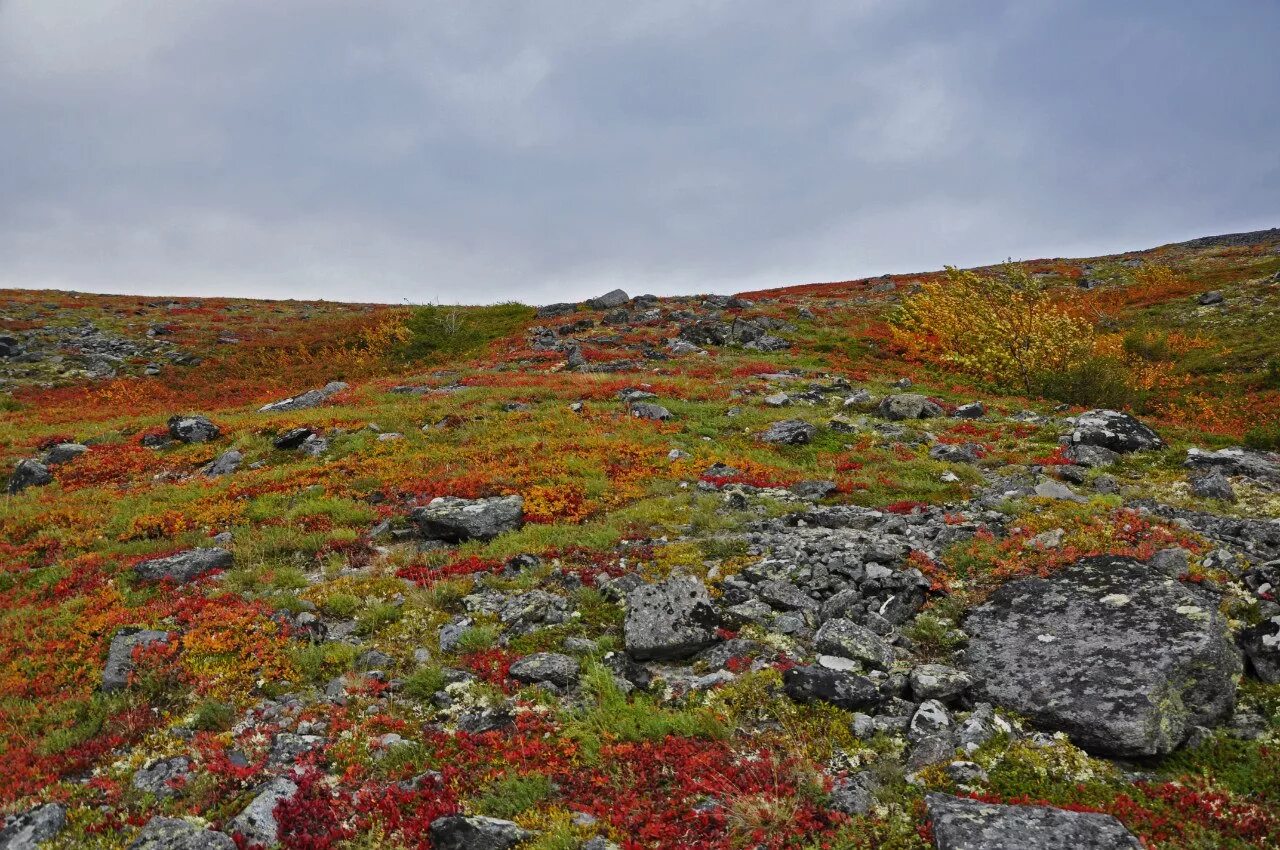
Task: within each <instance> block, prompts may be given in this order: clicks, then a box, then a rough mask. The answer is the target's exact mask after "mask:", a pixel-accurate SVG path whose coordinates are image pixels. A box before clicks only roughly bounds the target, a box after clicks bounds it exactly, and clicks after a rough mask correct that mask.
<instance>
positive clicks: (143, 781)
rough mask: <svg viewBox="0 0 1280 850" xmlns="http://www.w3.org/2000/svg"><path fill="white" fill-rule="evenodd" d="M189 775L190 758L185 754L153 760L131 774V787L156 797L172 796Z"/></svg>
mask: <svg viewBox="0 0 1280 850" xmlns="http://www.w3.org/2000/svg"><path fill="white" fill-rule="evenodd" d="M190 775H191V760H190V759H188V758H187V757H186V756H173V757H172V758H167V759H160V760H158V761H153V762H151V763H150V764H148V765H147V766H145V767H143V768H142V769H141V770H139V771H138V772H137V773H135V774H134V775H133V787H134V788H136V789H138V790H139V791H142V792H144V793H148V794H154V795H155V796H157V797H172V796H174V795H175V794H177V793H178V791H177V788H178V787H181V785H182V783H184V782H186V780H187V777H189V776H190Z"/></svg>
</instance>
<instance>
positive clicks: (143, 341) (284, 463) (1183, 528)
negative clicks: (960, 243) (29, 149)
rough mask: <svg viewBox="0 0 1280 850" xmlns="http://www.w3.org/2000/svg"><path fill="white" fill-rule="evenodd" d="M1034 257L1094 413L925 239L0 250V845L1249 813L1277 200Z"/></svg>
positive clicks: (1277, 545)
mask: <svg viewBox="0 0 1280 850" xmlns="http://www.w3.org/2000/svg"><path fill="white" fill-rule="evenodd" d="M1026 266H1027V268H1028V269H1029V270H1031V271H1032V272H1033V273H1034V274H1036V275H1037V276H1039V278H1040V279H1042V280H1044V281H1046V282H1047V284H1048V285H1050V286H1051V287H1053V288H1054V291H1055V292H1057V293H1059V297H1061V298H1062V299H1063V300H1064V302H1066V303H1071V304H1075V305H1082V306H1084V307H1088V308H1089V310H1091V311H1093V312H1092V313H1091V314H1090V315H1092V317H1093V318H1092V321H1093V322H1094V323H1095V324H1096V326H1097V327H1099V328H1105V329H1108V331H1114V332H1115V333H1116V334H1118V335H1123V338H1124V340H1125V344H1126V346H1127V347H1126V348H1125V352H1126V356H1129V357H1131V358H1134V360H1133V368H1134V371H1133V374H1135V375H1142V376H1146V377H1147V378H1150V376H1152V375H1155V376H1157V377H1156V379H1154V380H1148V381H1147V384H1148V385H1145V386H1138V385H1136V384H1135V387H1137V389H1135V393H1134V396H1133V398H1132V399H1131V400H1132V402H1133V404H1132V405H1129V406H1128V407H1129V408H1130V409H1124V410H1121V409H1112V408H1108V407H1100V406H1085V405H1077V406H1069V405H1067V404H1062V403H1059V402H1057V401H1053V400H1048V399H1038V398H1021V397H1016V396H1011V395H1008V394H1006V393H1003V392H1001V391H998V390H996V389H993V388H992V387H991V386H988V385H981V384H976V383H973V382H972V380H971V379H969V378H965V377H963V376H962V375H960V374H957V373H954V372H950V371H947V369H946V368H945V366H940V365H936V364H934V365H931V364H929V363H924V362H920V361H918V360H909V359H904V357H903V352H902V351H901V350H900V349H899V348H897V347H895V345H894V344H893V341H892V339H891V335H890V334H889V333H888V332H887V330H886V326H885V324H884V322H885V319H886V317H887V316H888V315H889V313H890V311H891V310H893V308H894V306H895V304H897V303H898V302H899V301H900V300H901V299H902V298H903V297H905V296H907V295H909V294H910V293H911V292H912V291H913V290H914V288H915V287H916V286H918V284H919V282H920V281H922V280H927V279H930V276H928V275H919V276H902V277H895V278H878V279H873V280H863V281H850V282H844V283H836V284H818V285H810V286H802V287H793V288H786V289H778V290H772V291H768V292H759V293H745V294H743V295H740V296H738V297H734V298H729V297H722V296H706V297H686V298H669V299H659V298H655V297H651V296H640V297H635V298H633V297H630V296H629V295H627V294H626V293H623V292H620V291H615V292H610V293H608V294H606V295H603V296H601V297H599V298H596V299H592V300H591V301H588V302H586V303H584V304H557V305H550V306H545V307H541V308H537V309H534V308H523V307H517V306H511V305H508V306H505V307H498V308H476V309H461V310H458V311H449V310H444V309H442V308H425V309H423V310H417V311H415V310H410V309H408V308H397V307H381V306H376V305H333V304H307V303H302V302H288V303H267V302H251V301H234V300H223V299H201V300H200V301H193V300H181V299H179V300H174V301H151V300H147V299H141V298H125V297H112V296H86V295H75V294H66V293H25V292H6V293H0V303H2V304H3V305H4V307H3V317H2V318H3V324H2V325H0V375H2V376H3V379H4V381H5V383H4V384H3V387H4V389H5V391H6V392H5V393H4V394H3V395H0V408H3V410H4V411H5V412H4V413H3V420H2V421H0V446H2V447H3V451H4V455H5V457H6V459H7V464H8V466H9V467H10V469H11V474H10V476H9V479H8V485H7V490H8V493H9V495H8V496H7V497H3V499H4V501H3V504H2V506H0V552H2V553H3V558H0V650H2V652H0V765H3V770H2V771H0V773H2V774H3V776H4V777H5V779H6V781H5V782H3V783H0V806H2V807H3V808H2V809H0V811H3V812H5V813H7V819H6V821H5V824H4V827H3V830H0V850H11V849H12V848H32V847H37V846H48V847H102V848H107V847H133V848H155V849H156V850H161V849H162V848H164V849H165V850H169V849H171V848H196V847H225V848H232V847H241V848H246V847H254V846H261V847H270V846H275V845H277V844H278V845H282V846H284V847H290V848H326V847H344V848H359V847H435V848H507V847H522V848H578V847H582V848H592V850H603V848H608V847H625V848H650V847H694V848H720V847H725V848H730V847H733V848H738V847H770V848H780V847H805V848H864V847H865V848H872V847H888V848H894V847H896V848H920V847H928V846H936V847H938V848H947V849H948V850H950V849H951V848H988V847H992V848H1002V847H1009V848H1013V847H1017V848H1029V847H1072V848H1094V847H1096V848H1113V847H1148V848H1153V847H1188V848H1190V847H1266V846H1276V844H1277V842H1280V779H1278V777H1280V749H1277V748H1276V737H1277V729H1280V604H1277V601H1276V598H1275V588H1276V587H1278V586H1280V519H1277V517H1280V495H1278V491H1280V455H1277V454H1276V453H1275V452H1274V451H1272V448H1274V445H1273V444H1271V443H1268V439H1270V438H1269V437H1268V434H1270V433H1272V432H1273V431H1274V430H1275V429H1276V428H1277V423H1278V422H1280V378H1275V377H1274V375H1280V334H1272V333H1270V331H1269V330H1268V329H1271V328H1275V327H1276V323H1277V321H1280V320H1277V318H1276V317H1277V316H1278V315H1280V313H1277V311H1276V308H1277V306H1278V305H1280V278H1277V275H1280V232H1276V231H1266V232H1262V233H1258V234H1243V235H1235V236H1232V237H1214V238H1211V239H1207V240H1196V241H1195V242H1192V243H1184V244H1182V245H1174V246H1165V247H1163V248H1159V249H1154V250H1152V251H1145V252H1134V253H1132V254H1127V255H1123V256H1119V257H1108V258H1091V259H1087V260H1046V261H1036V262H1034V263H1028V264H1026ZM1157 266H1158V267H1159V268H1161V269H1164V270H1166V271H1162V272H1161V274H1160V275H1144V273H1143V270H1144V269H1149V268H1154V267H1157ZM1153 280H1158V281H1161V283H1160V285H1159V286H1155V285H1152V284H1151V283H1150V281H1153ZM1131 340H1132V343H1131V344H1130V341H1131ZM1162 346H1163V347H1162ZM1269 429H1270V430H1269Z"/></svg>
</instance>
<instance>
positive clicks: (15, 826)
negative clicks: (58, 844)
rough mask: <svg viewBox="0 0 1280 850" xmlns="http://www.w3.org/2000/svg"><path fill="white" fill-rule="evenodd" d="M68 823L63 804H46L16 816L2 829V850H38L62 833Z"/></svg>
mask: <svg viewBox="0 0 1280 850" xmlns="http://www.w3.org/2000/svg"><path fill="white" fill-rule="evenodd" d="M66 823H67V810H66V809H65V808H64V807H63V806H62V804H61V803H45V804H44V805H43V806H36V807H35V808H34V809H28V810H27V811H25V812H23V813H22V814H20V815H14V816H13V817H11V818H9V819H8V821H7V822H4V828H3V829H0V850H36V845H38V844H40V843H41V842H42V841H48V840H49V839H51V838H53V837H54V836H56V835H57V834H58V833H59V832H61V831H62V828H63V827H64V826H66Z"/></svg>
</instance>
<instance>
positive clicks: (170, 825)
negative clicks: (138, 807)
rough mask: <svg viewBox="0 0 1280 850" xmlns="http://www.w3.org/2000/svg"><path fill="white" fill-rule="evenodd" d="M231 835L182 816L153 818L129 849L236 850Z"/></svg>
mask: <svg viewBox="0 0 1280 850" xmlns="http://www.w3.org/2000/svg"><path fill="white" fill-rule="evenodd" d="M235 848H236V843H235V842H234V841H232V840H231V837H230V836H228V835H225V834H224V833H221V832H215V831H214V830H212V829H207V828H206V827H203V826H196V825H195V824H193V823H189V822H188V821H185V820H182V819H181V818H152V819H151V820H149V821H147V825H146V826H144V827H143V828H142V831H141V832H139V833H138V837H137V838H135V839H134V840H133V843H132V844H130V845H129V850H235Z"/></svg>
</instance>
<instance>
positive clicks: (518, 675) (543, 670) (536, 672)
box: [511, 652, 581, 688]
mask: <svg viewBox="0 0 1280 850" xmlns="http://www.w3.org/2000/svg"><path fill="white" fill-rule="evenodd" d="M580 673H581V667H580V665H579V664H578V662H577V660H576V659H573V658H570V657H569V656H567V655H562V654H561V653H559V652H535V653H534V654H533V655H527V656H525V657H524V658H521V659H520V660H519V661H517V662H515V663H514V664H512V665H511V678H513V679H515V680H516V681H517V682H525V683H527V684H531V683H534V682H550V683H551V684H553V685H556V686H558V687H561V688H568V687H572V686H573V685H575V684H577V682H578V676H579V674H580Z"/></svg>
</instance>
